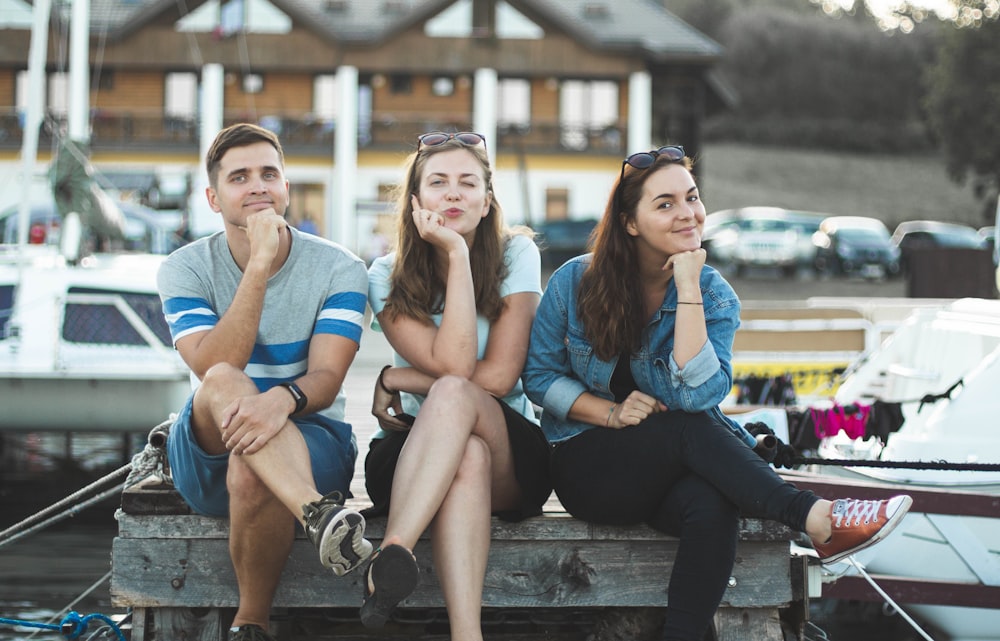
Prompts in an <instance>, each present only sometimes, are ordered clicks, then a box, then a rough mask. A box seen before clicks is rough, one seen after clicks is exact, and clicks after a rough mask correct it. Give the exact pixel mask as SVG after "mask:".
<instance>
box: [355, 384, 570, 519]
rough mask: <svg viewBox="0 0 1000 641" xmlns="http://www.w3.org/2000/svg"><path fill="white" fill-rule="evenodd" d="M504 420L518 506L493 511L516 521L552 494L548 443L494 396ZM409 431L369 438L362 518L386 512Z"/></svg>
mask: <svg viewBox="0 0 1000 641" xmlns="http://www.w3.org/2000/svg"><path fill="white" fill-rule="evenodd" d="M497 402H498V403H500V407H501V409H502V410H503V415H504V419H505V420H506V422H507V438H509V439H510V451H511V456H512V457H513V458H514V476H515V477H516V478H517V483H518V485H520V486H521V505H519V506H518V507H517V508H515V509H512V510H504V511H501V512H495V513H494V514H495V516H497V517H498V518H501V519H503V520H505V521H520V520H522V519H526V518H528V517H529V516H537V515H539V514H541V513H542V506H543V505H544V504H545V502H546V501H547V500H548V498H549V494H551V493H552V482H551V480H550V478H549V454H550V453H551V451H552V446H551V445H549V443H548V441H547V440H546V439H545V435H544V434H543V433H542V429H541V428H540V427H538V426H537V425H535V424H534V423H532V422H531V421H529V420H528V419H526V418H525V417H524V416H521V414H519V413H518V412H516V411H514V410H513V409H511V407H510V406H509V405H507V404H506V403H504V402H503V401H501V400H499V399H497ZM408 434H409V432H390V433H389V435H388V436H386V437H385V438H377V439H373V440H372V442H371V444H370V445H369V446H368V456H366V457H365V488H366V489H367V490H368V498H369V499H371V501H372V503H373V506H372V507H370V508H368V509H366V510H364V511H363V514H364V515H365V517H375V516H384V515H386V514H388V513H389V498H390V495H391V494H392V479H393V476H394V475H395V473H396V461H397V460H398V459H399V452H400V450H401V449H403V443H405V442H406V437H407V435H408Z"/></svg>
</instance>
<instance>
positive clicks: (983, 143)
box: [925, 19, 1000, 221]
mask: <svg viewBox="0 0 1000 641" xmlns="http://www.w3.org/2000/svg"><path fill="white" fill-rule="evenodd" d="M926 86H927V94H926V100H925V104H926V109H927V115H928V118H929V120H930V123H931V127H932V128H933V131H934V132H935V133H936V135H937V137H938V139H939V140H940V143H941V148H942V149H943V151H944V157H945V161H946V164H947V167H948V172H949V174H950V175H951V176H952V178H953V179H954V180H955V181H956V182H964V181H965V180H967V179H969V180H971V182H972V185H973V187H974V188H975V189H976V193H977V196H979V197H981V198H982V199H983V200H984V217H985V218H986V220H987V221H989V220H991V219H992V217H993V216H992V207H993V206H994V205H995V203H996V196H997V193H998V192H1000V118H998V117H997V116H998V114H997V110H998V109H1000V19H992V20H985V21H983V22H981V23H980V24H979V25H978V26H976V27H969V28H962V29H959V28H955V29H952V30H951V31H949V32H948V33H946V34H945V36H944V38H943V42H942V45H941V47H940V49H939V52H938V58H937V61H936V63H934V64H932V65H931V66H930V67H929V68H928V70H927V73H926Z"/></svg>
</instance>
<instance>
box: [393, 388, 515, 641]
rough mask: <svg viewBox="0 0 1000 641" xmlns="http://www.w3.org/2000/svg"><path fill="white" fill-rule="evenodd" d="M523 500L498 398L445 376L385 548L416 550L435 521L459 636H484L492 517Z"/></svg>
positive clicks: (433, 396)
mask: <svg viewBox="0 0 1000 641" xmlns="http://www.w3.org/2000/svg"><path fill="white" fill-rule="evenodd" d="M430 461H433V462H434V464H433V465H428V462H430ZM519 499H520V488H519V487H518V485H517V481H516V479H515V478H514V469H513V459H512V456H511V451H510V440H509V438H508V436H507V424H506V421H505V419H504V416H503V411H502V410H501V409H500V406H499V405H498V404H497V401H496V399H494V398H493V397H492V396H490V395H489V394H487V393H486V392H485V391H483V390H482V388H480V387H479V386H478V385H475V384H474V383H471V382H469V381H468V380H466V379H464V378H460V377H454V376H445V377H442V378H440V379H438V380H437V381H436V382H435V383H434V385H433V386H432V387H431V390H430V392H429V393H428V395H427V399H426V400H425V401H424V403H423V405H422V406H421V408H420V412H419V414H418V415H417V420H416V421H415V422H414V424H413V427H412V428H411V432H410V434H409V436H408V437H407V440H406V444H405V445H404V446H403V450H402V452H401V453H400V456H399V462H398V463H397V465H396V472H395V477H394V480H393V486H392V501H391V503H390V507H389V519H388V522H387V524H386V535H385V539H384V542H383V545H385V544H388V543H398V544H400V545H403V546H404V547H406V548H408V549H410V550H412V549H413V546H414V545H416V542H417V539H418V538H419V537H420V535H421V534H422V533H423V532H424V530H426V529H427V527H428V526H429V525H430V524H431V523H432V521H433V530H432V533H431V534H432V541H433V547H434V562H435V565H436V567H437V570H438V573H439V575H440V577H441V586H442V590H443V592H444V597H445V605H446V606H447V608H448V617H449V620H450V621H451V625H452V638H456V639H463V640H465V639H472V640H473V641H475V640H477V639H481V638H482V637H481V635H482V631H481V627H480V609H481V607H482V600H481V595H482V586H483V578H484V577H485V575H486V560H487V556H488V553H489V544H490V536H489V535H490V531H489V528H490V514H491V512H492V511H493V510H494V509H507V508H511V507H513V506H515V505H516V504H517V501H518V500H519ZM377 589H378V587H377V586H376V590H377Z"/></svg>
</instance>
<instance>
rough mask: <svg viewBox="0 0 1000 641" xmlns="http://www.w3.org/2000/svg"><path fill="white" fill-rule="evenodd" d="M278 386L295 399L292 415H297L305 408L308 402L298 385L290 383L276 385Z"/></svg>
mask: <svg viewBox="0 0 1000 641" xmlns="http://www.w3.org/2000/svg"><path fill="white" fill-rule="evenodd" d="M278 385H279V386H281V387H284V388H285V389H286V390H288V393H289V394H291V395H292V398H294V399H295V410H294V411H293V412H292V414H298V413H299V412H301V411H302V410H304V409H305V408H306V404H307V403H308V402H309V399H307V398H306V395H305V394H304V393H303V392H302V390H301V389H300V388H299V386H298V385H296V384H295V383H292V382H291V381H289V382H286V383H278Z"/></svg>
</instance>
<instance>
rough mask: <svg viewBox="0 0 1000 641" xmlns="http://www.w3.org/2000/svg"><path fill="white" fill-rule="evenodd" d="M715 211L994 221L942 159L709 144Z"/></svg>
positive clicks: (705, 164)
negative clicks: (764, 208)
mask: <svg viewBox="0 0 1000 641" xmlns="http://www.w3.org/2000/svg"><path fill="white" fill-rule="evenodd" d="M697 169H698V172H699V176H700V180H699V184H700V186H701V192H702V197H703V198H704V200H705V205H706V207H707V209H708V211H709V212H713V211H717V210H719V209H728V208H731V207H742V206H749V205H773V206H777V207H785V208H788V209H801V210H809V211H819V212H829V213H831V214H844V215H847V214H850V215H859V216H874V217H875V218H879V219H881V220H883V221H884V222H885V223H886V224H887V225H888V227H889V229H890V231H891V230H892V229H893V228H894V227H895V225H896V224H897V223H899V222H901V221H903V220H915V219H924V218H927V219H934V220H947V221H954V222H962V223H966V224H969V225H972V226H973V227H977V228H978V227H982V226H983V225H986V224H992V220H989V221H986V220H984V219H983V214H982V206H981V205H980V204H978V203H977V201H976V199H975V198H974V196H973V193H972V189H971V188H970V187H968V186H962V185H958V184H956V183H954V182H952V181H951V180H950V179H949V178H948V176H947V174H946V173H945V169H944V163H943V162H942V159H941V158H940V157H932V156H927V155H926V154H924V155H914V156H890V155H884V156H880V155H865V154H854V153H845V152H826V151H811V150H802V149H781V148H767V147H764V148H761V147H756V146H750V145H740V144H730V143H711V144H707V145H705V146H704V152H703V154H702V156H701V158H700V159H699V161H698V164H697Z"/></svg>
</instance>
